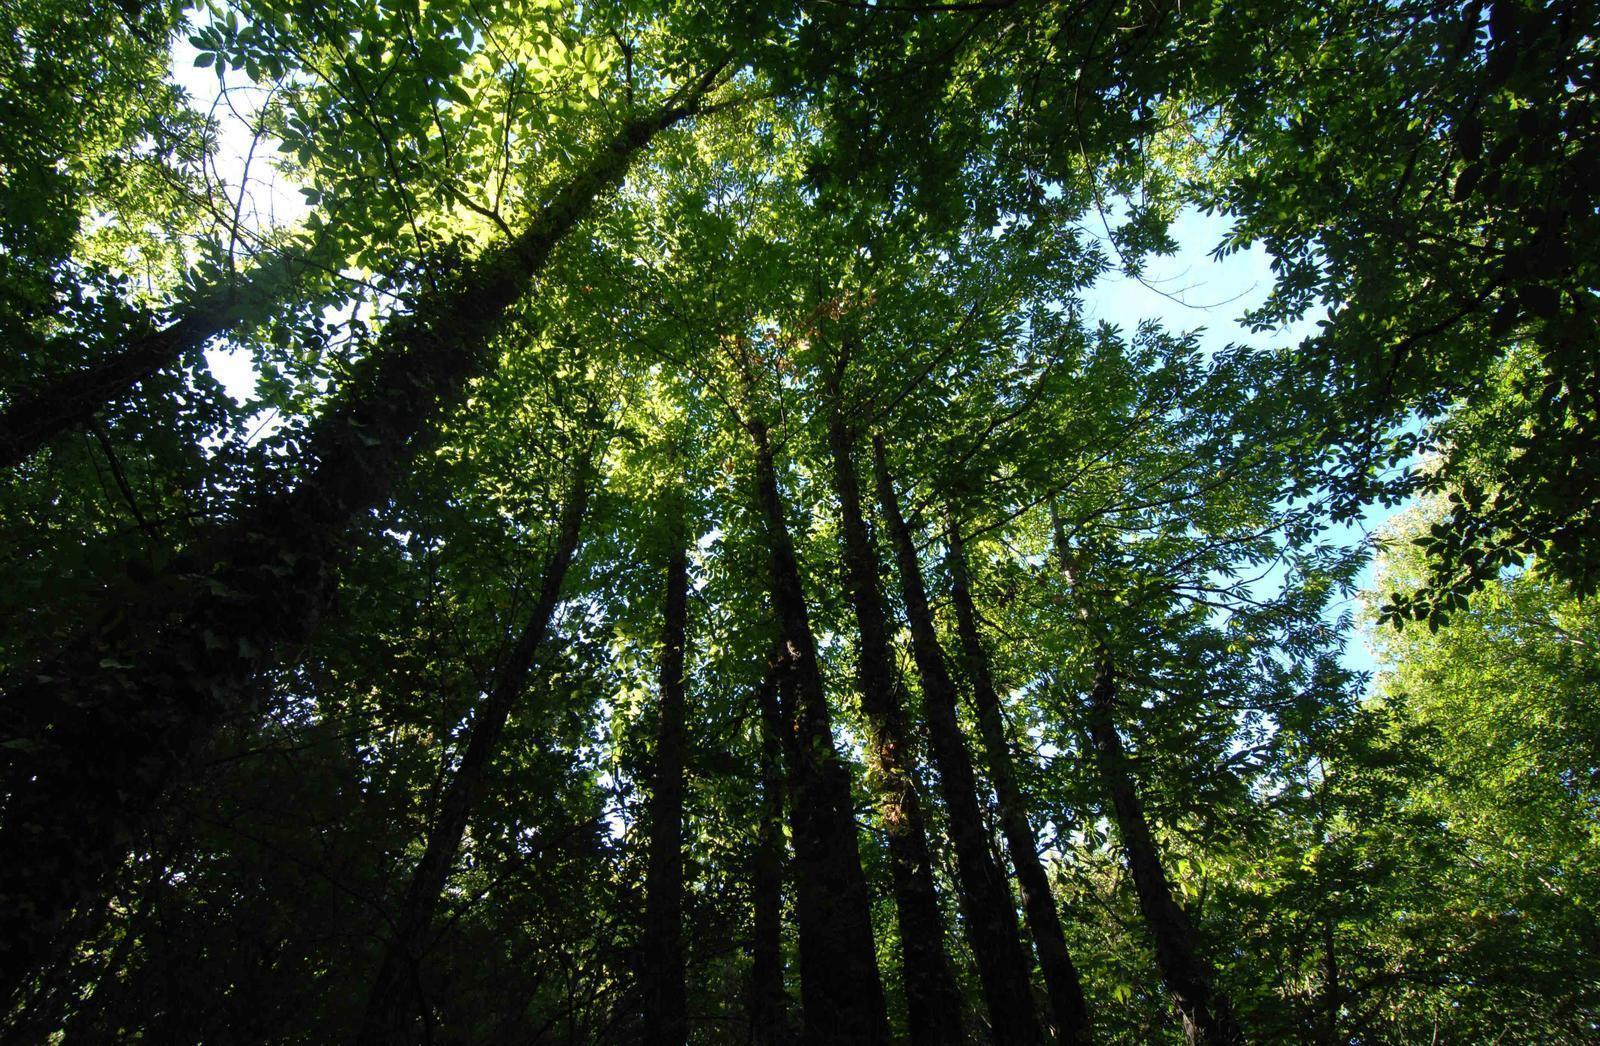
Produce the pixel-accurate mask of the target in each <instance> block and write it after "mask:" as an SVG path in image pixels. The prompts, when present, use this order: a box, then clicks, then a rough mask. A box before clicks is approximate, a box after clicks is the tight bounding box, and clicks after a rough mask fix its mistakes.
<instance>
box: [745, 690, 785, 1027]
mask: <svg viewBox="0 0 1600 1046" xmlns="http://www.w3.org/2000/svg"><path fill="white" fill-rule="evenodd" d="M756 700H757V702H758V703H759V704H760V706H761V823H760V828H759V829H758V831H757V836H756V853H755V862H754V867H753V868H752V869H751V876H750V878H751V893H752V894H753V895H754V900H755V905H754V907H755V912H754V925H753V933H752V937H753V939H754V944H753V947H752V948H751V953H752V954H751V959H752V962H751V965H750V1043H751V1046H783V1044H784V1043H786V1042H788V1038H789V1037H788V1034H787V1032H788V1022H787V1019H786V1011H787V1009H788V1005H787V1003H788V1000H787V998H786V995H785V992H784V990H783V752H782V745H783V738H784V734H785V731H784V728H783V714H782V712H781V711H780V710H779V705H778V677H777V674H776V672H768V673H767V676H766V678H765V679H763V680H762V681H761V686H760V688H759V689H758V690H757V692H756ZM789 703H790V704H791V705H792V704H793V702H792V701H791V702H789Z"/></svg>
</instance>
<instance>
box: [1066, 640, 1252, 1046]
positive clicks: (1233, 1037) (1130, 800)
mask: <svg viewBox="0 0 1600 1046" xmlns="http://www.w3.org/2000/svg"><path fill="white" fill-rule="evenodd" d="M1116 696H1117V679H1116V672H1115V669H1114V666H1113V665H1112V663H1111V660H1110V658H1109V657H1103V658H1102V660H1101V663H1100V666H1099V668H1098V669H1097V671H1096V673H1095V680H1094V689H1093V690H1092V691H1090V694H1089V715H1088V720H1089V737H1090V740H1091V741H1093V743H1094V754H1095V764H1096V766H1097V767H1098V768H1099V771H1100V778H1101V780H1102V781H1103V782H1104V783H1105V788H1106V792H1107V793H1108V794H1109V795H1110V796H1111V805H1112V809H1113V811H1114V813H1115V815H1116V819H1117V830H1118V832H1119V834H1120V835H1121V836H1122V847H1123V850H1124V851H1125V852H1126V853H1127V855H1128V870H1129V871H1130V872H1131V873H1132V875H1133V887H1134V891H1135V892H1136V893H1137V894H1138V896H1139V910H1140V912H1142V913H1143V915H1144V921H1145V925H1146V926H1147V927H1149V929H1150V935H1151V937H1153V938H1154V939H1155V945H1156V962H1157V964H1158V965H1159V966H1160V967H1161V978H1162V980H1164V981H1165V982H1166V985H1167V990H1168V991H1170V992H1172V995H1173V998H1174V1000H1176V1002H1177V1004H1178V1011H1179V1012H1180V1013H1181V1014H1182V1015H1183V1028H1184V1033H1185V1034H1186V1035H1188V1037H1189V1041H1191V1042H1199V1043H1206V1044H1208V1046H1224V1044H1234V1043H1241V1042H1243V1041H1244V1036H1243V1035H1242V1034H1240V1031H1239V1026H1238V1025H1237V1024H1236V1023H1235V1022H1234V1019H1233V1013H1232V1009H1231V1008H1230V1006H1229V1005H1228V1000H1227V998H1226V997H1225V996H1224V995H1223V994H1222V993H1221V992H1219V991H1216V990H1215V989H1214V988H1213V987H1212V985H1211V978H1210V975H1209V974H1208V973H1207V971H1206V968H1205V966H1204V964H1203V963H1201V961H1200V956H1199V953H1198V952H1197V951H1196V950H1195V946H1194V935H1193V932H1192V931H1191V930H1190V928H1189V920H1188V917H1187V916H1185V915H1184V913H1183V909H1182V908H1180V907H1178V902H1177V901H1175V900H1173V897H1172V886H1171V884H1170V883H1168V881H1167V872H1166V869H1165V868H1164V867H1163V866H1162V864H1161V854H1160V851H1158V850H1157V849H1156V843H1155V839H1154V838H1153V837H1152V836H1151V834H1150V825H1149V823H1148V822H1147V821H1146V820H1145V816H1144V806H1143V804H1141V803H1140V801H1139V793H1138V791H1137V789H1135V787H1134V783H1133V777H1132V775H1131V774H1130V773H1129V772H1128V755H1127V751H1126V750H1125V749H1124V748H1123V746H1122V737H1121V735H1120V734H1118V733H1117V727H1116V721H1115V707H1116Z"/></svg>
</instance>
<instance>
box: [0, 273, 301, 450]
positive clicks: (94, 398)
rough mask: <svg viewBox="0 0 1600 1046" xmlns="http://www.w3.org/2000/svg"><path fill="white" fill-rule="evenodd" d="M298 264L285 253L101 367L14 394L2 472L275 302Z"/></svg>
mask: <svg viewBox="0 0 1600 1046" xmlns="http://www.w3.org/2000/svg"><path fill="white" fill-rule="evenodd" d="M297 261H299V259H291V258H290V257H288V256H287V255H283V256H279V257H275V258H272V259H269V260H268V261H266V262H264V263H262V264H260V265H258V266H256V268H255V269H254V270H253V271H252V272H251V273H250V274H249V275H248V276H247V277H245V278H244V279H243V281H241V283H240V284H238V285H237V286H230V287H225V288H222V289H220V290H217V291H214V292H213V293H211V294H208V295H206V296H205V297H203V298H201V299H200V300H198V301H196V302H194V303H193V304H192V305H190V306H189V307H188V308H186V309H184V310H182V313H181V316H180V318H179V319H177V320H175V321H173V322H172V323H170V324H168V325H167V326H165V327H163V328H161V329H160V330H156V331H152V332H150V333H148V334H145V335H143V336H141V337H136V338H132V339H131V340H129V341H128V342H127V343H126V344H125V345H123V346H121V347H120V348H119V349H118V350H117V351H115V352H112V353H110V354H109V355H107V356H106V357H105V358H104V359H101V360H100V361H99V362H97V363H94V364H91V365H89V366H87V367H83V368H81V369H79V370H76V371H74V372H72V373H70V374H66V375H63V376H61V377H59V378H56V379H55V380H54V381H50V382H47V383H45V384H44V385H43V386H42V387H41V388H39V389H37V390H35V391H32V392H28V393H24V394H22V395H19V396H16V397H15V398H14V399H12V401H11V402H10V403H7V404H6V406H5V409H4V410H0V469H10V468H14V467H16V466H17V465H20V464H21V463H22V462H24V461H26V460H27V459H28V458H29V457H31V456H32V455H33V454H34V453H36V452H37V451H38V450H39V448H41V447H42V446H44V445H45V443H47V442H49V441H50V440H51V439H53V438H54V437H56V436H59V435H60V434H61V433H63V432H66V431H67V430H69V429H72V428H76V427H77V426H79V425H83V424H85V423H86V422H88V420H89V419H90V418H92V417H93V416H94V414H95V413H96V412H97V411H99V410H101V409H102V408H103V407H105V406H107V405H108V404H111V403H114V402H116V401H117V400H120V399H122V398H124V397H126V396H127V395H128V394H129V393H130V392H132V391H133V389H134V387H135V386H136V385H138V384H139V383H140V382H141V381H144V380H146V379H148V378H149V377H151V376H152V375H154V374H155V373H156V372H158V371H161V370H165V369H167V368H169V367H172V366H174V365H175V364H177V362H178V361H179V360H180V359H182V358H183V355H184V353H186V352H190V351H193V350H194V349H197V348H199V347H200V346H202V345H204V344H205V343H206V342H208V341H210V340H211V339H212V338H215V337H216V336H217V335H219V334H222V333H224V332H226V331H228V330H230V329H231V328H233V327H234V326H236V325H238V324H239V323H241V322H243V320H244V319H245V318H246V317H247V316H249V315H250V314H251V313H252V312H254V311H255V310H257V309H260V308H262V307H263V306H266V305H268V304H269V303H271V302H272V301H274V300H276V299H277V298H279V297H280V296H281V295H282V294H283V293H284V290H285V287H286V286H287V285H288V283H289V282H290V279H291V276H292V274H293V270H294V267H295V264H296V262H297Z"/></svg>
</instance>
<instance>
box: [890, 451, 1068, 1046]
mask: <svg viewBox="0 0 1600 1046" xmlns="http://www.w3.org/2000/svg"><path fill="white" fill-rule="evenodd" d="M872 459H873V467H874V471H875V472H876V474H877V486H878V501H879V503H880V505H881V507H882V510H883V518H884V523H885V524H886V525H887V526H888V529H889V537H890V539H891V541H892V542H893V544H894V550H895V560H896V562H897V564H898V566H899V572H900V588H901V594H902V596H903V598H904V601H905V608H906V619H907V621H908V622H909V623H910V625H911V651H912V655H913V657H914V659H915V660H916V663H917V674H918V676H919V677H920V679H921V680H922V703H923V708H924V710H925V712H926V715H927V719H928V740H929V748H930V750H931V751H932V753H933V762H934V766H935V767H936V768H937V769H938V771H939V784H940V792H941V795H942V796H943V797H944V805H945V811H946V813H947V815H948V816H949V818H950V837H951V842H952V843H954V844H955V851H956V875H957V878H958V879H959V881H960V883H961V899H962V908H963V910H964V911H965V912H966V917H967V918H966V931H967V941H968V943H969V944H971V946H972V954H973V957H974V958H975V959H976V960H977V963H978V975H979V977H980V978H981V980H982V982H983V995H984V1001H985V1002H986V1003H987V1004H988V1008H989V1019H990V1022H991V1023H992V1024H993V1026H994V1033H995V1039H996V1040H997V1041H999V1042H1004V1043H1038V1042H1041V1041H1043V1031H1042V1030H1041V1029H1040V1026H1039V1019H1038V1016H1037V1014H1035V1012H1034V1006H1033V987H1032V985H1031V984H1030V982H1029V976H1028V973H1029V969H1028V968H1029V964H1028V961H1027V958H1026V956H1025V955H1024V953H1023V950H1022V941H1021V939H1020V937H1021V934H1020V931H1019V929H1018V926H1017V912H1016V909H1015V908H1013V907H1012V903H1011V889H1010V887H1009V886H1008V884H1007V883H1006V877H1005V873H1003V872H1002V871H1001V870H1000V866H999V864H998V863H997V862H996V861H995V859H994V853H993V851H992V849H991V847H990V839H989V833H988V832H987V831H986V830H985V828H984V824H983V815H982V813H981V812H980V811H979V809H978V784H977V779H976V777H975V776H974V774H973V772H972V760H971V757H970V756H969V755H968V754H967V749H966V743H965V742H964V740H963V739H962V735H961V724H960V722H959V720H958V719H957V718H956V688H955V683H954V682H953V681H952V680H951V678H950V671H949V669H948V668H947V667H946V665H945V659H944V651H943V650H942V649H941V648H940V646H939V637H938V634H937V633H936V632H935V631H934V625H933V611H932V610H931V609H930V607H929V605H928V594H927V591H926V589H925V588H924V587H923V583H922V573H921V567H920V566H919V565H918V563H917V547H916V543H915V541H914V540H913V539H912V537H911V530H910V528H909V527H907V526H906V521H905V519H904V517H902V516H901V514H900V501H899V498H898V497H897V496H896V494H895V490H894V479H893V477H892V476H891V475H890V474H889V464H888V461H887V459H886V457H885V455H884V450H883V440H882V439H881V438H877V437H874V439H873V441H872Z"/></svg>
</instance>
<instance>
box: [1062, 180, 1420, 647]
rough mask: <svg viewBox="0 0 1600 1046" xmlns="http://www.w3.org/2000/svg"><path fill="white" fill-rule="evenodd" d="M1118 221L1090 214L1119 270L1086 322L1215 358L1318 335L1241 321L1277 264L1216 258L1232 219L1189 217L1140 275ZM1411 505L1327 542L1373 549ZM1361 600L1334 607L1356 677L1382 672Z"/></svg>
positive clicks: (1312, 325) (1335, 532)
mask: <svg viewBox="0 0 1600 1046" xmlns="http://www.w3.org/2000/svg"><path fill="white" fill-rule="evenodd" d="M1118 220H1119V216H1118V214H1117V213H1116V211H1115V210H1111V211H1108V212H1107V213H1106V215H1105V219H1104V221H1101V219H1100V216H1098V215H1091V216H1090V218H1089V219H1088V220H1087V221H1086V222H1085V224H1084V232H1085V233H1086V234H1087V235H1091V236H1096V237H1098V238H1099V239H1101V240H1102V241H1103V246H1104V247H1105V248H1106V251H1107V254H1108V256H1109V257H1110V258H1111V259H1112V263H1113V264H1112V266H1111V268H1110V269H1109V270H1108V271H1107V273H1106V274H1105V275H1104V276H1102V277H1101V278H1100V279H1099V280H1097V281H1096V282H1095V283H1094V285H1093V286H1091V287H1090V288H1089V289H1088V290H1087V291H1085V292H1084V294H1083V310H1084V313H1083V315H1084V319H1085V320H1086V321H1087V322H1089V323H1091V324H1095V323H1100V322H1104V323H1108V324H1111V325H1112V326H1114V327H1118V328H1121V329H1122V330H1124V331H1132V330H1134V329H1135V328H1136V327H1137V326H1138V325H1139V324H1140V323H1141V322H1142V321H1145V320H1154V321H1155V322H1157V323H1159V324H1161V325H1162V326H1163V327H1165V328H1166V329H1168V330H1169V331H1174V332H1193V333H1194V334H1195V335H1196V338H1197V341H1198V344H1199V347H1200V350H1201V351H1202V352H1203V353H1205V354H1206V355H1208V356H1210V355H1214V354H1215V353H1217V352H1220V351H1222V350H1223V349H1224V348H1226V347H1227V346H1229V345H1248V346H1251V347H1253V348H1262V349H1266V348H1277V349H1281V350H1283V351H1293V348H1294V346H1296V345H1298V344H1299V343H1300V342H1301V341H1302V340H1303V339H1304V338H1306V337H1307V336H1309V335H1310V334H1312V333H1313V332H1314V331H1315V330H1316V326H1317V323H1318V322H1319V321H1320V320H1321V319H1323V315H1322V314H1321V313H1316V314H1312V315H1309V316H1306V317H1304V318H1302V319H1301V320H1299V321H1298V322H1296V323H1294V324H1291V325H1289V326H1287V327H1284V328H1281V329H1277V330H1265V331H1256V330H1252V329H1251V328H1249V327H1248V326H1246V325H1245V324H1244V323H1243V322H1242V320H1243V317H1244V316H1245V315H1246V314H1247V313H1249V312H1250V311H1251V310H1254V309H1257V308H1259V307H1260V306H1261V304H1262V303H1263V302H1265V301H1266V299H1267V296H1268V295H1269V294H1271V292H1272V288H1273V281H1274V277H1273V271H1272V259H1271V257H1270V255H1268V253H1267V251H1266V250H1265V248H1263V247H1262V246H1261V245H1259V244H1256V245H1253V246H1251V247H1248V248H1245V249H1243V250H1240V251H1236V252H1234V253H1232V254H1229V255H1226V256H1224V257H1222V258H1216V257H1213V255H1212V252H1213V251H1214V250H1215V248H1216V247H1217V245H1218V244H1220V243H1222V242H1223V241H1224V240H1225V239H1226V238H1227V235H1228V231H1229V225H1230V220H1229V219H1228V217H1227V216H1226V215H1220V214H1212V215H1207V214H1204V213H1202V212H1200V211H1199V210H1197V209H1192V208H1191V209H1187V210H1184V211H1182V212H1181V213H1180V214H1179V215H1178V217H1177V219H1176V221H1174V223H1173V225H1172V229H1171V235H1172V238H1173V240H1174V241H1175V242H1176V245H1177V249H1176V250H1175V251H1173V252H1172V253H1171V254H1167V255H1160V256H1154V257H1150V258H1147V259H1145V260H1144V262H1143V265H1142V266H1141V271H1140V273H1139V275H1138V276H1137V277H1134V276H1130V275H1128V274H1126V273H1125V272H1124V271H1123V270H1122V267H1121V265H1120V264H1118V260H1119V259H1118V256H1117V252H1116V250H1115V248H1114V246H1113V245H1112V244H1111V243H1110V236H1109V229H1111V228H1115V227H1116V224H1117V221H1118ZM1403 508H1404V506H1396V507H1386V506H1383V505H1372V506H1368V508H1367V509H1366V511H1365V512H1364V513H1363V514H1362V516H1361V517H1360V518H1359V519H1356V520H1354V521H1352V522H1350V523H1347V524H1340V525H1337V526H1333V527H1331V528H1330V529H1329V530H1328V531H1327V532H1326V533H1325V535H1324V539H1325V540H1326V541H1328V542H1330V543H1332V544H1335V545H1341V546H1345V547H1360V548H1364V549H1370V548H1371V547H1372V538H1373V535H1374V533H1375V532H1376V531H1377V530H1378V529H1379V528H1380V527H1382V525H1383V524H1384V523H1385V522H1386V521H1387V520H1388V519H1389V518H1390V517H1392V516H1393V515H1394V514H1396V513H1397V512H1399V511H1401V510H1402V509H1403ZM1283 580H1284V571H1283V569H1282V567H1281V566H1280V567H1279V568H1277V569H1275V570H1273V571H1269V572H1267V573H1266V574H1264V575H1263V576H1262V577H1261V578H1260V579H1259V580H1258V581H1257V582H1256V584H1258V585H1259V586H1261V590H1262V591H1263V592H1265V591H1270V590H1271V589H1272V588H1274V587H1276V586H1279V585H1281V584H1282V583H1283ZM1372 584H1373V574H1372V561H1371V557H1370V556H1369V557H1368V558H1367V560H1366V562H1365V564H1364V565H1363V566H1362V568H1361V572H1360V573H1359V574H1358V575H1357V578H1356V585H1357V588H1358V589H1368V588H1370V587H1371V586H1372ZM1359 598H1360V597H1359V595H1349V596H1337V597H1335V598H1334V600H1333V601H1332V602H1331V603H1330V605H1329V607H1328V609H1327V617H1328V620H1329V622H1330V623H1335V624H1339V625H1340V626H1341V630H1342V632H1343V633H1344V649H1343V653H1342V657H1341V663H1342V664H1343V665H1344V667H1345V668H1347V669H1349V670H1351V671H1354V672H1364V673H1371V672H1372V671H1373V670H1374V669H1376V667H1377V663H1376V661H1375V659H1374V655H1373V648H1372V644H1371V640H1370V636H1369V635H1368V633H1367V629H1366V626H1365V625H1364V624H1363V617H1362V615H1361V614H1359V613H1357V612H1356V611H1357V609H1358V604H1359Z"/></svg>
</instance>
